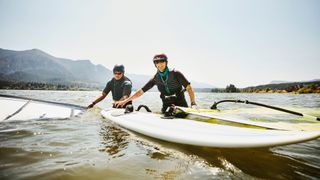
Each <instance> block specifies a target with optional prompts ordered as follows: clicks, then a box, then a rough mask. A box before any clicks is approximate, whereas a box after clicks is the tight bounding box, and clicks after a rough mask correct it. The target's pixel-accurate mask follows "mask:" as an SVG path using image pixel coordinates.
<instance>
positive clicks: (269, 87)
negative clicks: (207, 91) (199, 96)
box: [211, 81, 320, 94]
mask: <svg viewBox="0 0 320 180" xmlns="http://www.w3.org/2000/svg"><path fill="white" fill-rule="evenodd" d="M211 92H215V93H225V92H226V93H295V94H309V93H320V81H313V82H293V83H281V84H266V85H260V86H252V87H247V88H242V89H238V88H237V87H236V86H235V85H233V84H230V85H228V86H227V87H226V88H225V89H223V88H214V89H211Z"/></svg>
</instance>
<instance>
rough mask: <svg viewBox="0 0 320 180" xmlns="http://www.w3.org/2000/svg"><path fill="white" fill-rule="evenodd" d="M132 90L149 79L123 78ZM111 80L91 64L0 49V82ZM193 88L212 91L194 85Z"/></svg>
mask: <svg viewBox="0 0 320 180" xmlns="http://www.w3.org/2000/svg"><path fill="white" fill-rule="evenodd" d="M126 75H127V76H128V77H130V79H131V80H132V81H133V86H134V88H135V89H137V88H140V87H142V86H143V85H144V84H145V83H146V82H147V81H148V80H149V79H150V78H151V76H147V75H139V74H126ZM112 77H113V73H112V71H111V70H109V69H107V68H106V67H104V66H102V65H94V64H92V63H91V61H90V60H70V59H64V58H57V57H54V56H52V55H50V54H48V53H45V52H43V51H41V50H39V49H31V50H25V51H13V50H6V49H1V48H0V81H2V82H7V81H9V82H10V81H12V82H36V83H50V84H54V83H58V84H72V83H73V84H74V83H78V84H84V85H88V86H91V85H94V86H99V87H103V86H105V84H106V82H107V81H108V80H109V79H111V78H112ZM192 85H193V87H194V88H212V87H213V86H211V85H209V84H205V83H199V82H193V81H192Z"/></svg>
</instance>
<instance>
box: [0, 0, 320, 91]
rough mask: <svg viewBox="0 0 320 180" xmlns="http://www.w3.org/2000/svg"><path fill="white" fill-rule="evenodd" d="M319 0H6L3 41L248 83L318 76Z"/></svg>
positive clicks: (144, 70)
mask: <svg viewBox="0 0 320 180" xmlns="http://www.w3.org/2000/svg"><path fill="white" fill-rule="evenodd" d="M319 7H320V1H319V0H281V1H279V0H258V1H257V0H134V1H133V0H53V1H52V0H0V48H3V49H11V50H27V49H34V48H37V49H41V50H43V51H45V52H47V53H49V54H51V55H53V56H56V57H61V58H68V59H73V60H78V59H89V60H91V62H92V63H94V64H102V65H104V66H105V67H107V68H109V69H112V68H113V66H114V65H115V64H124V65H125V68H126V72H128V73H134V74H145V75H150V76H151V75H153V74H154V73H155V72H156V69H155V67H154V65H153V62H152V58H153V56H154V55H155V54H159V53H165V54H166V55H167V56H168V61H169V63H168V66H169V68H175V69H177V70H179V71H181V72H182V73H183V74H184V75H185V76H186V77H187V79H189V80H195V81H198V82H204V83H208V84H211V85H213V86H216V87H226V86H227V85H228V84H234V85H235V86H236V87H247V86H254V85H261V84H268V83H270V82H271V81H273V80H282V81H306V80H312V79H320V70H319V67H320V11H319Z"/></svg>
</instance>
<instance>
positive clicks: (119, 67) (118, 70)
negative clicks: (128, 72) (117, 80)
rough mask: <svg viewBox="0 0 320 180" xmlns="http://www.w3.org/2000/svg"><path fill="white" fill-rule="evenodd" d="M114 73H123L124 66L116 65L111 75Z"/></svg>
mask: <svg viewBox="0 0 320 180" xmlns="http://www.w3.org/2000/svg"><path fill="white" fill-rule="evenodd" d="M115 72H122V73H124V66H123V65H122V64H116V65H114V67H113V73H115Z"/></svg>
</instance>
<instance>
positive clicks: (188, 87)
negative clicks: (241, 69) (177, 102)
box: [186, 84, 198, 109]
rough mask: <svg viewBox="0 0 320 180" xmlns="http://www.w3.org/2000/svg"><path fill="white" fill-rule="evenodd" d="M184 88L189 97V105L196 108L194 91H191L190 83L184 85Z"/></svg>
mask: <svg viewBox="0 0 320 180" xmlns="http://www.w3.org/2000/svg"><path fill="white" fill-rule="evenodd" d="M186 90H187V92H188V94H189V97H190V102H191V107H192V108H194V109H198V107H197V104H196V98H195V95H194V91H193V89H192V87H191V85H190V84H189V85H188V86H187V87H186Z"/></svg>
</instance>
